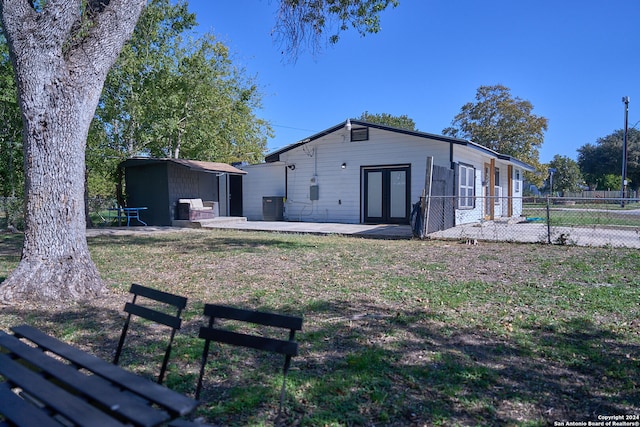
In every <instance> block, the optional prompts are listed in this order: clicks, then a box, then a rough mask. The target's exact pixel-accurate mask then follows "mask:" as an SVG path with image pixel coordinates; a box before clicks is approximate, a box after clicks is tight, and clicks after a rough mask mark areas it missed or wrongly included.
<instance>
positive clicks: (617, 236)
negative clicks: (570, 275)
mask: <svg viewBox="0 0 640 427" xmlns="http://www.w3.org/2000/svg"><path fill="white" fill-rule="evenodd" d="M432 199H435V200H431V201H432V202H435V203H434V204H435V205H436V206H438V205H443V206H449V207H453V206H459V204H458V203H459V202H458V199H459V198H458V197H434V198H432ZM491 204H493V209H491ZM507 207H508V208H507ZM491 210H493V219H491V215H490V212H491ZM509 211H511V215H509ZM487 212H489V214H487ZM435 214H436V215H440V214H442V215H443V216H444V217H445V221H443V223H451V222H452V221H451V220H453V223H454V224H456V225H455V226H452V227H451V226H449V227H446V226H445V227H441V229H440V230H437V231H431V230H430V232H429V233H428V234H427V238H431V239H459V240H462V241H466V242H467V243H470V244H474V243H476V242H477V241H503V242H529V243H546V244H561V245H578V246H611V247H629V248H640V200H639V199H637V198H636V199H621V198H600V197H598V198H577V197H573V198H571V197H540V198H524V199H522V198H519V197H518V198H509V197H499V198H498V197H493V198H485V197H475V203H474V204H473V208H472V209H467V210H462V209H459V208H458V209H453V208H450V209H445V210H443V211H441V212H436V213H435ZM448 216H450V217H451V218H447V217H448Z"/></svg>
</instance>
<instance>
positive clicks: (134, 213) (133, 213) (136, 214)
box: [109, 207, 149, 227]
mask: <svg viewBox="0 0 640 427" xmlns="http://www.w3.org/2000/svg"><path fill="white" fill-rule="evenodd" d="M147 209H149V208H147V207H139V208H129V207H127V208H121V207H117V208H109V220H110V219H111V212H116V218H117V219H118V225H120V221H121V219H124V218H126V219H127V227H129V225H130V223H131V220H132V219H135V220H136V221H138V222H139V223H140V224H143V225H147V223H146V222H144V221H143V220H141V219H140V211H144V210H147Z"/></svg>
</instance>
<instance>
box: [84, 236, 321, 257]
mask: <svg viewBox="0 0 640 427" xmlns="http://www.w3.org/2000/svg"><path fill="white" fill-rule="evenodd" d="M88 240H89V242H90V245H91V246H92V247H100V246H105V247H109V246H121V245H123V244H126V245H127V246H128V247H132V248H133V247H135V246H142V247H150V246H159V247H173V248H174V250H175V251H177V252H184V253H193V252H196V253H197V252H233V251H235V250H241V251H244V252H252V251H258V250H260V248H265V247H279V248H282V249H287V250H294V249H303V248H313V247H315V245H312V244H308V243H303V242H302V241H300V242H298V241H293V240H291V239H279V238H278V237H277V235H273V237H272V238H251V237H248V238H245V237H243V238H233V237H228V236H222V237H217V236H215V235H209V236H207V235H205V234H201V235H198V234H194V235H193V236H192V238H185V237H184V236H183V235H182V234H180V233H173V234H171V235H157V236H149V235H142V236H131V235H124V236H118V235H103V236H95V237H90V238H88Z"/></svg>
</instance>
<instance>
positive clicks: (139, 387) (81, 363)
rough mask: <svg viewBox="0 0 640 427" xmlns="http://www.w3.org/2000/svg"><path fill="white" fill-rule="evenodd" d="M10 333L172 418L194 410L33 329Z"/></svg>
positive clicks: (159, 388)
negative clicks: (136, 396)
mask: <svg viewBox="0 0 640 427" xmlns="http://www.w3.org/2000/svg"><path fill="white" fill-rule="evenodd" d="M11 330H12V331H13V332H14V334H15V336H16V337H24V338H26V339H27V340H29V341H31V342H33V343H35V344H36V345H37V346H38V347H40V348H41V349H43V350H46V351H48V352H51V353H54V354H57V355H58V356H60V357H62V358H63V359H66V360H67V361H69V362H70V363H72V364H73V365H75V367H78V368H82V369H86V370H88V371H90V372H91V373H92V374H94V375H97V376H98V378H99V377H102V378H104V379H106V380H108V381H109V382H110V383H113V384H114V385H117V386H119V387H121V388H122V389H125V390H128V391H129V392H131V393H134V394H137V395H139V396H141V397H142V398H143V399H145V400H146V401H148V402H150V403H153V404H156V405H158V406H160V407H162V408H163V409H164V410H165V411H167V412H169V413H170V414H171V415H172V416H173V417H180V416H184V415H186V414H189V413H190V412H191V411H193V410H194V409H195V407H196V406H197V402H196V401H195V400H193V399H191V398H189V397H187V396H184V395H181V394H179V393H176V392H175V391H173V390H170V389H168V388H166V387H164V386H162V385H160V384H156V383H154V382H152V381H149V380H147V379H145V378H142V377H140V376H138V375H136V374H134V373H132V372H128V371H125V370H124V369H122V368H120V367H118V366H116V365H113V364H111V363H109V362H107V361H105V360H102V359H100V358H98V357H96V356H93V355H91V354H89V353H86V352H84V351H82V350H80V349H77V348H75V347H73V346H70V345H69V344H66V343H63V342H62V341H59V340H57V339H56V338H53V337H51V336H49V335H47V334H45V333H43V332H41V331H39V330H37V329H36V328H34V327H32V326H28V325H21V326H16V327H13V328H11ZM0 346H2V344H0ZM52 373H53V374H55V373H56V371H55V370H54V372H52Z"/></svg>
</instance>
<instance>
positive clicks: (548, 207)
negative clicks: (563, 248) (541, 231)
mask: <svg viewBox="0 0 640 427" xmlns="http://www.w3.org/2000/svg"><path fill="white" fill-rule="evenodd" d="M547 242H548V243H549V244H551V208H550V198H549V195H548V194H547Z"/></svg>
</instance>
